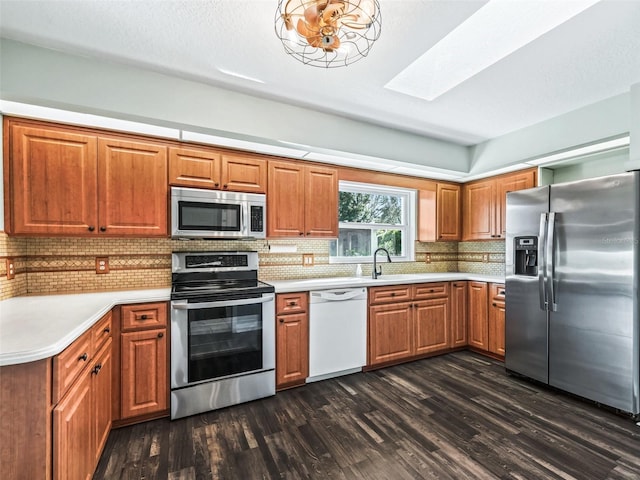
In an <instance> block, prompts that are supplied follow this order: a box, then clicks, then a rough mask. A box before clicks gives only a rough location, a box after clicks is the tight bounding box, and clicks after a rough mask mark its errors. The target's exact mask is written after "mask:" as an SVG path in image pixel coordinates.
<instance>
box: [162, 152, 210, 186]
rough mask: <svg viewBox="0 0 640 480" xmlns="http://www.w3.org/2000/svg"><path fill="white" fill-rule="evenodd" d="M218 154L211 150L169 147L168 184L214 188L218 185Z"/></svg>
mask: <svg viewBox="0 0 640 480" xmlns="http://www.w3.org/2000/svg"><path fill="white" fill-rule="evenodd" d="M220 161H221V160H220V154H219V153H218V152H215V151H213V150H206V149H195V148H177V147H171V148H169V184H170V185H178V186H182V187H197V188H209V189H215V188H219V187H220Z"/></svg>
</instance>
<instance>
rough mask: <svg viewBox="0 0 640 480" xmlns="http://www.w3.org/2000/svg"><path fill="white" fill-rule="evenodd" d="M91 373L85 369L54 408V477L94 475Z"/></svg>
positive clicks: (77, 479)
mask: <svg viewBox="0 0 640 480" xmlns="http://www.w3.org/2000/svg"><path fill="white" fill-rule="evenodd" d="M91 377H92V373H91V369H90V368H86V369H85V370H84V371H83V373H82V375H81V376H80V378H79V379H78V381H77V382H76V383H75V384H74V385H73V387H72V388H71V389H70V390H69V391H68V392H67V395H65V397H64V398H63V399H62V401H61V402H60V403H58V405H57V406H56V407H55V408H54V409H53V478H54V480H86V479H90V478H91V477H92V476H93V468H94V466H95V464H94V460H95V456H94V451H95V450H94V428H95V421H94V417H93V396H92V378H91Z"/></svg>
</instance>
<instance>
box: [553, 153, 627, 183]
mask: <svg viewBox="0 0 640 480" xmlns="http://www.w3.org/2000/svg"><path fill="white" fill-rule="evenodd" d="M628 162H629V150H628V149H623V150H619V151H615V152H608V153H603V154H600V155H596V156H593V157H589V158H586V159H583V160H582V161H581V162H580V163H575V164H572V165H566V166H559V167H556V168H554V170H553V183H563V182H573V181H575V180H583V179H585V178H595V177H604V176H605V175H615V174H617V173H624V172H626V171H627V164H628Z"/></svg>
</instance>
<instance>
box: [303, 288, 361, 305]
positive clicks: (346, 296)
mask: <svg viewBox="0 0 640 480" xmlns="http://www.w3.org/2000/svg"><path fill="white" fill-rule="evenodd" d="M363 294H364V292H363V291H362V290H361V289H358V290H342V291H341V290H332V291H330V292H311V302H313V300H314V299H318V300H328V301H330V302H344V301H345V300H352V299H354V298H356V297H359V296H361V295H363Z"/></svg>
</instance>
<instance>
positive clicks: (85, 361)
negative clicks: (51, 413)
mask: <svg viewBox="0 0 640 480" xmlns="http://www.w3.org/2000/svg"><path fill="white" fill-rule="evenodd" d="M91 341H92V331H91V330H87V331H86V332H85V333H83V334H82V336H81V337H80V338H78V339H77V340H76V341H75V342H73V343H72V344H71V345H69V346H68V347H67V348H66V349H64V351H62V352H61V353H60V354H58V355H56V356H55V357H54V358H53V403H54V404H56V403H58V402H59V401H60V399H61V398H62V397H64V394H65V393H66V392H67V390H68V389H69V387H70V386H71V385H72V384H73V382H74V381H75V379H76V378H78V376H79V375H80V373H81V372H82V371H83V370H84V368H85V367H86V366H87V365H89V363H90V361H91V357H92V356H93V350H92V348H91Z"/></svg>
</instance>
